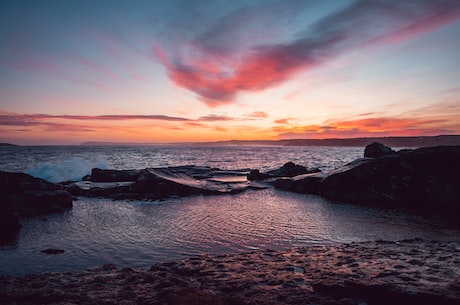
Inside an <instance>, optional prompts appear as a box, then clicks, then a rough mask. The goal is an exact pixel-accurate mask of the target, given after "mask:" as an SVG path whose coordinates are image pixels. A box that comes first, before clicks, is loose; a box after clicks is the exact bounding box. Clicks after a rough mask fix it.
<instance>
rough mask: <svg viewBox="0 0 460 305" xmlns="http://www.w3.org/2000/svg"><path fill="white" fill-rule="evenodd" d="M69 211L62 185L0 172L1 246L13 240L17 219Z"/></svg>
mask: <svg viewBox="0 0 460 305" xmlns="http://www.w3.org/2000/svg"><path fill="white" fill-rule="evenodd" d="M70 208H72V197H71V195H70V194H69V193H68V192H67V191H65V190H63V187H62V185H59V184H55V183H51V182H48V181H46V180H43V179H40V178H34V177H32V176H30V175H27V174H23V173H10V172H2V171H0V215H1V216H0V242H5V241H8V240H11V239H12V240H14V238H15V237H16V235H17V233H18V232H19V228H20V225H19V218H18V217H22V216H35V215H41V214H47V213H56V212H63V211H65V210H67V209H70Z"/></svg>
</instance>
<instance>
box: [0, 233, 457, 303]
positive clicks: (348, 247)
mask: <svg viewBox="0 0 460 305" xmlns="http://www.w3.org/2000/svg"><path fill="white" fill-rule="evenodd" d="M459 253H460V244H459V243H457V242H440V241H424V240H420V239H412V240H403V241H399V242H390V241H372V242H362V243H350V244H340V245H335V246H310V247H302V248H293V249H290V250H287V251H272V250H264V251H255V252H250V253H244V254H235V255H222V256H216V257H210V256H197V257H192V258H188V259H184V260H179V261H172V262H164V263H160V264H156V265H153V266H152V267H151V268H150V269H149V270H144V269H131V268H123V269H117V268H116V266H115V265H110V264H109V265H104V266H102V267H99V268H94V269H88V270H86V271H77V272H62V273H42V274H34V275H28V276H24V277H13V276H0V303H2V304H337V305H339V304H408V303H417V304H458V302H459V301H460V256H459Z"/></svg>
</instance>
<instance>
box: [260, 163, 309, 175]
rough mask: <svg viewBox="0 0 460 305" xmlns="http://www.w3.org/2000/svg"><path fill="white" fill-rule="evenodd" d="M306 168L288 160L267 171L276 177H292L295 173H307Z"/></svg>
mask: <svg viewBox="0 0 460 305" xmlns="http://www.w3.org/2000/svg"><path fill="white" fill-rule="evenodd" d="M307 173H308V170H307V168H306V167H305V166H302V165H296V164H294V163H293V162H288V163H286V164H284V165H283V166H282V167H280V168H278V169H275V170H272V171H270V172H268V174H270V175H271V176H276V177H294V176H297V175H302V174H307Z"/></svg>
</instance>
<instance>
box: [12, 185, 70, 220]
mask: <svg viewBox="0 0 460 305" xmlns="http://www.w3.org/2000/svg"><path fill="white" fill-rule="evenodd" d="M72 205H73V203H72V196H71V195H70V193H69V192H67V191H64V190H58V191H52V192H45V191H27V192H24V193H23V194H22V195H21V196H20V199H19V200H18V201H17V207H16V209H17V212H18V214H19V215H21V216H36V215H41V214H49V213H62V212H65V211H66V210H68V209H71V208H72Z"/></svg>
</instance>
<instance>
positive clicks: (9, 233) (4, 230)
mask: <svg viewBox="0 0 460 305" xmlns="http://www.w3.org/2000/svg"><path fill="white" fill-rule="evenodd" d="M20 228H21V225H20V224H19V217H18V214H17V213H16V212H14V210H13V209H12V208H11V207H0V244H3V243H8V242H12V241H14V240H15V239H16V236H17V235H18V233H19V230H20Z"/></svg>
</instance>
